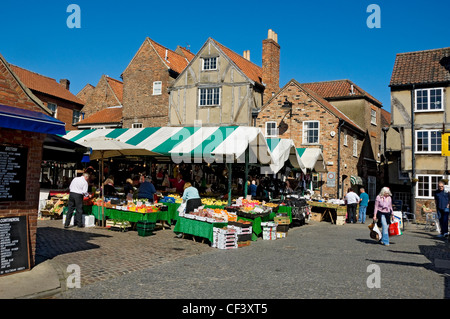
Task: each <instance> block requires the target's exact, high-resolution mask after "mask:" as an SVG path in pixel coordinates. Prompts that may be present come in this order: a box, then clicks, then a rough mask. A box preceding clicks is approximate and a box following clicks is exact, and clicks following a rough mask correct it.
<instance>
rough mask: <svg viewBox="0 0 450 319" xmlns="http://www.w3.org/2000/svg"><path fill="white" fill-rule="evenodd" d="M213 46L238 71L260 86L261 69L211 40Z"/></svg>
mask: <svg viewBox="0 0 450 319" xmlns="http://www.w3.org/2000/svg"><path fill="white" fill-rule="evenodd" d="M212 40H213V41H214V43H215V44H217V45H218V46H219V48H220V49H221V50H222V51H223V52H224V53H225V54H226V55H227V56H228V57H229V58H230V59H231V60H232V61H233V62H234V63H235V64H236V65H237V67H238V68H239V69H241V70H242V72H244V74H245V75H246V76H247V77H248V78H249V79H251V80H252V81H254V82H256V83H259V84H262V68H261V67H259V66H257V65H256V64H254V63H253V62H251V61H249V60H247V59H246V58H244V57H243V56H242V55H240V54H237V53H236V52H234V51H232V50H230V49H229V48H227V47H226V46H224V45H222V44H220V43H219V42H217V41H216V40H214V39H212Z"/></svg>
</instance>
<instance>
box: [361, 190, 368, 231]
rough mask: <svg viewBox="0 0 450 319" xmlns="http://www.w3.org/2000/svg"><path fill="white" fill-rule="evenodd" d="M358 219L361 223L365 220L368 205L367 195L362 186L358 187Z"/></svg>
mask: <svg viewBox="0 0 450 319" xmlns="http://www.w3.org/2000/svg"><path fill="white" fill-rule="evenodd" d="M359 191H360V194H359V199H360V200H359V219H360V222H361V224H364V223H365V222H366V212H367V206H369V195H368V194H367V193H366V191H365V189H364V187H361V188H360V189H359Z"/></svg>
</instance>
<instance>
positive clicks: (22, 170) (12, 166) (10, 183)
mask: <svg viewBox="0 0 450 319" xmlns="http://www.w3.org/2000/svg"><path fill="white" fill-rule="evenodd" d="M27 158H28V148H25V147H17V146H13V145H0V202H4V201H24V200H25V197H26V196H25V195H26V194H25V193H26V185H27V183H26V179H27Z"/></svg>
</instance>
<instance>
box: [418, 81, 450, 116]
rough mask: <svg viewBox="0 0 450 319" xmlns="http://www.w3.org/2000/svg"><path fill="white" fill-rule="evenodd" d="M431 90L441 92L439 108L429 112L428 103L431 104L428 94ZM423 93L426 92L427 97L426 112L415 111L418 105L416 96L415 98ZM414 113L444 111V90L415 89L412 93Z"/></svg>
mask: <svg viewBox="0 0 450 319" xmlns="http://www.w3.org/2000/svg"><path fill="white" fill-rule="evenodd" d="M431 90H440V91H441V108H439V109H433V110H431V109H430V103H431V98H430V92H431ZM419 91H420V92H423V91H426V92H427V96H428V103H427V109H426V110H419V109H417V105H418V103H417V98H418V96H417V93H418V92H419ZM414 102H415V103H414V112H442V111H444V109H445V105H444V104H445V96H444V88H441V87H440V88H429V89H416V90H415V91H414Z"/></svg>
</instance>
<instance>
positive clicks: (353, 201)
mask: <svg viewBox="0 0 450 319" xmlns="http://www.w3.org/2000/svg"><path fill="white" fill-rule="evenodd" d="M359 200H360V198H359V196H358V195H357V194H356V193H355V192H354V191H353V189H351V188H349V189H348V193H347V195H345V203H346V204H347V214H348V222H349V223H352V224H354V223H356V206H357V205H358V203H359Z"/></svg>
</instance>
